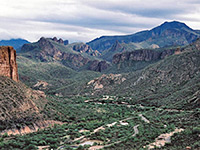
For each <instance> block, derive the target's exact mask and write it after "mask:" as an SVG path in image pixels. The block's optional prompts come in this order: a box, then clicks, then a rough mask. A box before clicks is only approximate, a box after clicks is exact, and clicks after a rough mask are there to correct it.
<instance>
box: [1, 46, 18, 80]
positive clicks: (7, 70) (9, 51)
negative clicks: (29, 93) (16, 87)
mask: <svg viewBox="0 0 200 150" xmlns="http://www.w3.org/2000/svg"><path fill="white" fill-rule="evenodd" d="M0 76H7V77H9V78H11V79H13V80H14V81H16V82H17V81H19V76H18V71H17V63H16V51H15V50H14V48H13V47H11V46H0Z"/></svg>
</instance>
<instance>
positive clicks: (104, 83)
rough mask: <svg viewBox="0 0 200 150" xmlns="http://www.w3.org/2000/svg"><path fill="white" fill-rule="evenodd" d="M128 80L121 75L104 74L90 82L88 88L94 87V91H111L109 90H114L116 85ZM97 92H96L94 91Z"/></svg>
mask: <svg viewBox="0 0 200 150" xmlns="http://www.w3.org/2000/svg"><path fill="white" fill-rule="evenodd" d="M125 80H126V78H125V77H123V76H122V75H121V74H108V75H106V74H103V75H102V76H100V77H99V78H96V79H94V80H91V81H90V82H88V84H87V85H88V86H89V87H92V89H93V90H98V91H99V90H101V89H106V90H107V91H109V89H111V88H112V86H113V85H114V84H118V85H119V84H121V83H122V82H124V81H125ZM93 92H95V91H93Z"/></svg>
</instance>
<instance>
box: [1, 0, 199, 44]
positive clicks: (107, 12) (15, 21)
mask: <svg viewBox="0 0 200 150" xmlns="http://www.w3.org/2000/svg"><path fill="white" fill-rule="evenodd" d="M173 20H176V21H180V22H184V23H186V24H187V25H188V26H190V27H191V28H193V29H200V0H158V1H156V0H0V40H3V39H4V40H7V39H11V38H23V39H26V40H28V41H30V42H34V41H37V40H38V39H39V38H40V37H54V36H56V37H58V38H63V39H64V40H67V39H68V40H69V41H70V42H79V41H82V42H88V41H90V40H92V39H95V38H97V37H100V36H103V35H127V34H133V33H136V32H138V31H142V30H148V29H152V28H153V27H156V26H158V25H160V24H162V23H163V22H165V21H173Z"/></svg>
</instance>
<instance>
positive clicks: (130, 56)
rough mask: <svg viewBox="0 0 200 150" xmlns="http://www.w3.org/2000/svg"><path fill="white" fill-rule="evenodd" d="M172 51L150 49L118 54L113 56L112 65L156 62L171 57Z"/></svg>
mask: <svg viewBox="0 0 200 150" xmlns="http://www.w3.org/2000/svg"><path fill="white" fill-rule="evenodd" d="M174 52H175V50H174V49H169V50H164V51H162V52H161V51H156V50H152V49H142V50H135V51H131V52H123V53H118V54H115V55H114V56H113V60H112V63H114V64H118V63H120V62H125V61H157V60H160V59H163V58H165V57H166V56H170V55H173V54H174Z"/></svg>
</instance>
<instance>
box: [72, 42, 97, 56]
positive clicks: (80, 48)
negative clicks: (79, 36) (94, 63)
mask: <svg viewBox="0 0 200 150" xmlns="http://www.w3.org/2000/svg"><path fill="white" fill-rule="evenodd" d="M73 50H75V51H77V52H80V53H87V54H89V55H91V56H100V55H101V54H100V53H99V52H98V51H97V50H96V51H95V50H93V49H92V48H91V47H90V46H89V45H87V44H84V43H80V44H76V45H74V46H73Z"/></svg>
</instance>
